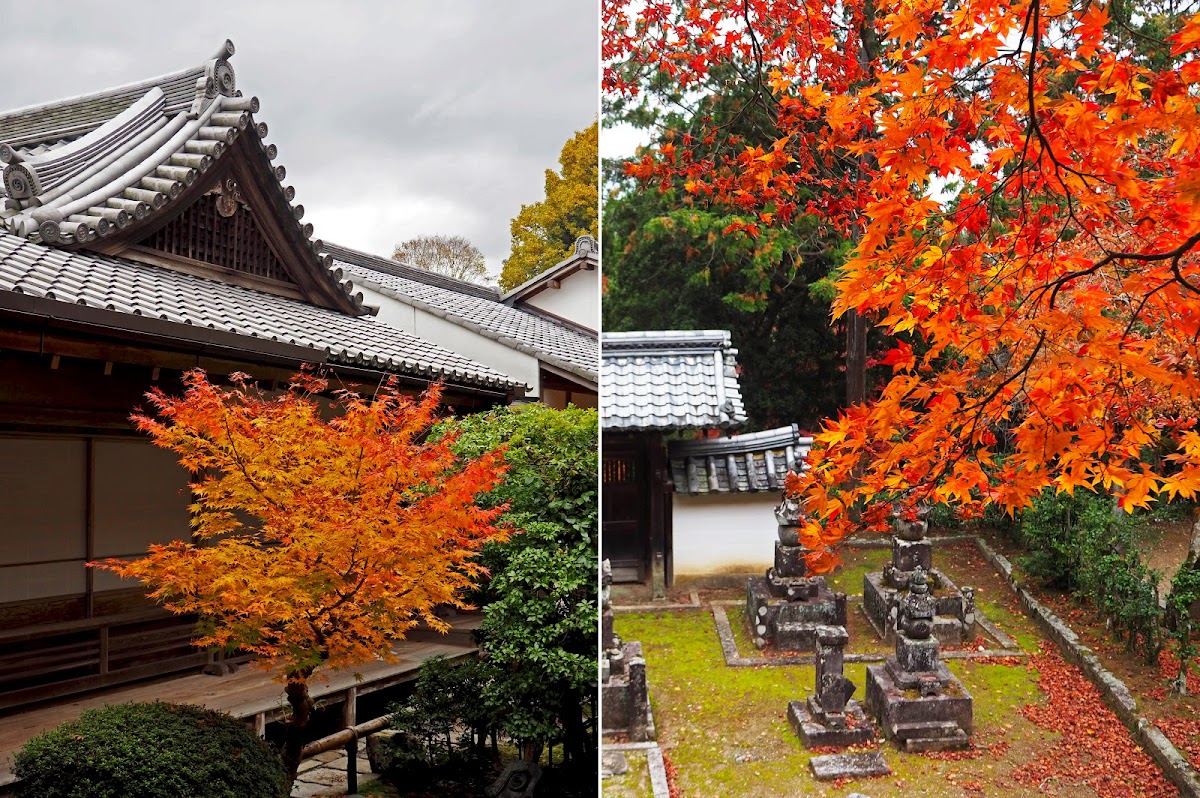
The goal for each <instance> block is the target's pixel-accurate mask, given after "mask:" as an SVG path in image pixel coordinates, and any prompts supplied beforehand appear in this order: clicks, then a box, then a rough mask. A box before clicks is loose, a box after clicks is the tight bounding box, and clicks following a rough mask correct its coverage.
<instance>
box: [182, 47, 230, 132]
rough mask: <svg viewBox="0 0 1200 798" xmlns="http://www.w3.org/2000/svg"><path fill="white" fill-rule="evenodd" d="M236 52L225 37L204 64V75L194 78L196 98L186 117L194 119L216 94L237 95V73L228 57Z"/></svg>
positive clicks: (210, 102)
mask: <svg viewBox="0 0 1200 798" xmlns="http://www.w3.org/2000/svg"><path fill="white" fill-rule="evenodd" d="M234 52H236V48H234V46H233V41H232V40H230V39H226V40H225V43H224V44H222V45H221V47H220V48H219V49H218V50H217V52H216V53H214V54H213V57H212V58H211V59H210V60H209V61H208V62H207V63H206V64H205V65H204V75H203V76H202V77H199V78H197V79H196V98H195V99H194V100H192V107H191V108H190V109H188V119H195V118H197V117H198V116H200V114H201V113H203V112H204V109H205V108H207V107H208V106H209V105H211V104H212V101H213V100H214V99H216V98H217V96H218V95H221V96H224V97H234V96H236V95H237V75H236V73H235V72H234V71H233V66H232V65H231V64H230V63H229V58H230V56H232V55H233V54H234Z"/></svg>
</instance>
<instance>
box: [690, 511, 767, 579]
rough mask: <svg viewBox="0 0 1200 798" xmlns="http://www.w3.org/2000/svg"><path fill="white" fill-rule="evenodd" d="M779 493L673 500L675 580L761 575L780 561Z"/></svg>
mask: <svg viewBox="0 0 1200 798" xmlns="http://www.w3.org/2000/svg"><path fill="white" fill-rule="evenodd" d="M779 498H780V494H778V493H774V492H765V493H724V494H705V495H701V496H688V495H681V494H678V493H676V494H675V495H674V496H673V497H672V524H673V530H672V535H673V544H672V551H673V552H674V556H675V578H676V579H678V578H680V577H688V576H711V575H717V574H731V573H755V574H761V573H763V572H764V571H765V570H766V569H767V568H769V567H770V566H772V565H774V562H775V541H776V540H777V539H778V538H777V536H776V526H777V525H776V522H775V512H774V511H775V506H776V505H777V504H779Z"/></svg>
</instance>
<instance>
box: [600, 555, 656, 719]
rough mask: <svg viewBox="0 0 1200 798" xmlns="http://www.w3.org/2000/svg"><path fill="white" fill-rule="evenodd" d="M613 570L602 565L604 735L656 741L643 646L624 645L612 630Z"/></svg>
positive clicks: (601, 683)
mask: <svg viewBox="0 0 1200 798" xmlns="http://www.w3.org/2000/svg"><path fill="white" fill-rule="evenodd" d="M611 584H612V567H611V566H610V564H609V561H608V560H605V561H604V563H603V565H602V566H601V585H602V587H601V594H600V595H601V606H602V607H603V610H602V611H601V614H600V645H601V648H602V650H601V656H600V703H601V707H602V712H603V719H604V728H603V729H602V731H603V733H604V734H623V735H625V736H626V737H628V739H629V740H630V741H631V742H643V741H645V740H650V739H653V738H654V722H653V720H652V719H651V717H650V693H649V689H648V687H647V684H646V660H645V659H644V658H643V657H642V644H641V643H639V642H637V641H634V642H632V643H623V642H621V639H620V638H619V637H617V635H616V634H615V633H614V631H613V609H612V602H611V601H610V599H609V590H610V587H609V586H610V585H611Z"/></svg>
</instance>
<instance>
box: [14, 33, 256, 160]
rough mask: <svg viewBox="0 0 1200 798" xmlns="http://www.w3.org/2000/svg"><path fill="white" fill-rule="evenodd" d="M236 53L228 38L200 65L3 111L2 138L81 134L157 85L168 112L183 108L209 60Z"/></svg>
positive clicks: (22, 141)
mask: <svg viewBox="0 0 1200 798" xmlns="http://www.w3.org/2000/svg"><path fill="white" fill-rule="evenodd" d="M233 53H234V46H233V42H232V41H230V40H229V39H226V40H225V42H224V43H223V44H222V45H221V47H220V48H219V49H218V50H217V53H216V54H215V55H214V56H212V57H211V58H209V59H205V61H203V62H202V63H201V64H199V65H198V66H189V67H185V68H183V69H179V70H176V71H174V72H168V73H166V74H164V75H159V76H157V77H153V78H145V79H142V80H137V81H133V82H130V83H125V84H122V85H120V86H113V87H110V88H107V89H101V90H99V91H94V92H87V93H84V94H77V95H75V96H73V97H65V98H61V99H58V100H51V101H50V102H44V103H35V104H33V105H27V106H24V107H23V108H13V109H10V110H7V111H4V112H2V113H0V141H2V142H4V143H6V144H9V145H10V146H14V147H15V146H21V145H27V144H34V143H39V142H45V141H50V140H52V139H60V138H73V137H75V136H78V135H82V134H84V133H87V132H89V131H90V130H94V129H95V128H97V127H99V126H100V125H102V124H103V123H104V122H106V121H108V120H109V119H111V118H112V117H113V116H114V115H115V114H116V113H120V112H121V111H123V110H125V108H127V107H129V106H130V105H132V104H133V103H134V102H136V101H137V100H138V99H140V98H141V97H143V96H144V95H145V94H146V92H148V91H150V89H152V88H154V87H158V88H160V89H162V90H163V93H164V94H165V95H166V98H167V101H166V106H167V111H168V112H170V111H178V110H183V109H184V108H187V107H188V106H190V105H191V103H192V98H193V97H194V96H195V93H196V81H197V80H198V79H199V78H201V77H203V76H205V73H206V71H207V69H208V66H209V64H210V63H211V62H212V61H214V60H221V59H225V58H228V57H229V56H231V55H233Z"/></svg>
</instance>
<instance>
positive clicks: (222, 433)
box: [97, 370, 507, 780]
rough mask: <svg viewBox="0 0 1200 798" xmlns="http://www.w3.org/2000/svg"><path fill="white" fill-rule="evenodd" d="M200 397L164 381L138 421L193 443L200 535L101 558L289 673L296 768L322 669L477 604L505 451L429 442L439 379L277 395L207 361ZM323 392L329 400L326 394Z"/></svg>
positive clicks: (199, 380)
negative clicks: (226, 381)
mask: <svg viewBox="0 0 1200 798" xmlns="http://www.w3.org/2000/svg"><path fill="white" fill-rule="evenodd" d="M183 382H184V385H185V388H186V390H185V392H184V394H183V396H181V397H172V396H168V395H166V394H165V393H163V392H162V391H161V390H159V389H155V390H154V391H152V392H151V393H149V394H147V397H148V399H149V401H150V404H151V405H152V406H153V408H154V410H155V413H156V416H150V415H143V414H139V415H135V416H134V417H133V419H134V421H135V423H136V424H137V426H138V428H139V429H141V430H142V431H144V432H147V433H149V434H150V435H151V436H152V437H153V439H154V442H155V443H156V444H157V445H159V446H161V447H164V448H167V449H171V450H172V451H174V452H176V453H177V454H178V455H179V458H180V463H181V464H182V465H183V466H184V467H185V468H187V469H188V470H189V471H190V472H191V473H192V474H193V475H194V477H195V480H194V481H193V482H192V484H191V490H192V495H193V497H194V500H195V503H194V504H193V505H192V506H191V508H190V509H191V512H192V529H193V539H192V540H191V541H174V542H172V543H167V544H162V545H154V546H151V547H150V549H149V551H148V552H147V554H146V556H144V557H142V558H140V559H136V560H132V561H124V560H117V559H110V560H106V561H104V562H103V563H99V564H97V565H98V566H99V567H102V568H107V569H109V570H112V571H114V572H115V573H117V574H119V575H121V576H123V577H130V578H135V579H139V580H141V581H142V582H143V583H144V584H145V585H146V586H147V587H148V588H149V589H150V596H151V597H152V598H154V599H156V600H158V601H159V602H161V603H162V604H163V605H164V606H165V607H166V608H167V609H169V610H171V611H173V612H176V613H182V614H190V615H196V616H197V617H198V618H199V630H200V639H199V640H197V641H196V645H198V646H212V647H217V648H221V649H225V650H242V651H248V652H253V653H254V654H256V655H257V657H258V659H257V662H258V663H259V664H260V665H262V666H264V667H267V668H270V669H273V670H275V671H277V672H278V673H279V675H280V678H281V679H282V680H284V681H285V682H286V693H287V696H288V701H289V703H290V704H291V706H292V710H293V712H292V715H291V717H290V719H289V725H288V735H287V740H286V743H285V750H284V764H285V765H286V766H288V767H289V769H290V773H291V777H292V779H293V780H294V779H295V774H296V769H297V768H298V767H299V764H300V751H301V748H302V747H303V744H304V738H303V730H304V727H305V725H306V724H307V722H308V719H309V717H310V715H311V712H312V709H313V702H312V699H311V697H310V696H309V691H308V684H309V680H310V678H312V677H313V674H314V672H316V671H317V669H318V668H342V667H350V666H354V665H360V664H362V663H365V662H369V661H372V660H375V659H377V658H382V659H385V660H388V659H392V658H393V654H392V644H393V642H394V641H395V640H397V639H400V638H403V637H404V635H405V633H406V632H407V631H408V630H409V629H411V628H413V627H414V626H415V625H417V624H418V623H419V622H422V621H423V622H424V623H426V624H427V625H428V626H430V627H432V628H434V629H438V630H443V631H444V630H446V629H447V628H448V627H447V624H446V623H445V621H443V620H441V619H440V618H438V617H437V615H436V614H435V612H434V610H435V608H436V606H437V605H439V604H449V605H455V606H460V607H462V606H465V605H464V604H463V602H462V599H461V598H460V591H462V590H463V589H464V588H467V587H469V586H471V585H472V584H473V583H474V580H475V578H476V577H478V576H479V575H480V574H481V573H482V572H483V568H482V566H480V565H479V564H478V562H477V561H476V559H475V555H476V554H477V552H478V551H479V549H480V548H481V547H482V546H483V544H484V543H485V542H487V541H489V540H499V539H503V538H504V537H506V536H507V530H506V529H504V528H502V527H500V526H497V524H496V519H497V518H498V516H499V514H500V513H501V512H502V511H503V510H504V507H496V508H492V509H481V508H480V507H478V506H476V504H475V498H476V497H477V496H478V495H479V494H481V493H483V492H486V491H488V490H490V489H491V488H492V487H493V486H494V485H495V484H496V483H497V481H498V480H499V478H500V477H501V475H502V474H503V472H504V470H505V465H504V464H503V462H502V453H501V452H499V451H495V452H490V453H487V454H484V455H482V456H481V457H478V458H475V459H473V460H469V461H465V462H464V461H461V460H459V459H457V458H456V457H455V455H454V454H453V453H452V452H451V450H450V447H451V445H452V444H453V442H454V435H453V434H451V435H448V436H444V437H441V438H440V439H438V440H437V441H433V442H431V441H429V440H427V439H426V437H425V433H426V432H427V431H428V430H429V428H430V426H431V425H432V424H433V423H434V422H435V421H436V420H437V408H438V403H439V399H440V393H441V391H440V388H439V387H438V386H432V387H430V389H429V390H428V391H427V392H426V393H425V394H424V395H423V396H421V397H418V398H413V397H409V396H406V395H404V394H403V393H401V392H400V390H399V389H398V388H397V386H396V383H395V382H394V381H388V382H386V383H384V384H383V385H382V386H380V388H379V389H378V390H377V391H375V393H374V395H372V396H362V395H360V394H358V393H355V392H352V391H348V390H338V391H335V392H333V394H332V395H333V399H334V400H333V401H330V400H329V398H328V395H327V393H326V392H327V391H328V390H329V384H328V381H327V380H326V379H325V378H323V377H319V376H316V375H314V374H312V373H309V372H304V373H301V374H298V375H296V377H294V378H293V381H292V383H291V385H290V386H289V388H288V389H287V390H286V391H283V392H281V393H278V394H277V395H271V394H268V393H266V392H264V391H262V390H260V389H259V388H258V387H257V386H256V385H254V384H253V383H252V382H251V380H250V378H249V376H248V375H246V374H242V373H235V374H232V375H230V383H231V384H230V385H229V387H222V386H219V385H216V384H213V383H212V382H210V381H209V380H208V379H207V377H206V376H205V374H204V372H203V371H200V370H194V371H190V372H188V373H187V374H185V375H184V378H183ZM323 394H324V395H323Z"/></svg>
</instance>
